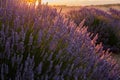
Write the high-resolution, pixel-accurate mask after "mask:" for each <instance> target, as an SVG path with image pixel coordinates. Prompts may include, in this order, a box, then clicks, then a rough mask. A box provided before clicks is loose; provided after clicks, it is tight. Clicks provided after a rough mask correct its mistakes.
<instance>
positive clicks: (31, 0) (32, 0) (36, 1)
mask: <svg viewBox="0 0 120 80" xmlns="http://www.w3.org/2000/svg"><path fill="white" fill-rule="evenodd" d="M40 1H41V0H27V3H28V5H35V7H37V6H38V5H39V3H40Z"/></svg>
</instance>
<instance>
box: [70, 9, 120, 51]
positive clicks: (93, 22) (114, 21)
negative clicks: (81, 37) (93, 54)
mask: <svg viewBox="0 0 120 80" xmlns="http://www.w3.org/2000/svg"><path fill="white" fill-rule="evenodd" d="M119 14H120V11H118V10H115V9H112V8H111V9H110V11H109V12H105V11H102V10H99V9H95V8H86V7H83V8H81V9H80V10H79V11H74V10H73V11H70V12H69V13H68V17H69V18H70V19H72V20H73V21H74V22H75V23H76V24H77V25H79V24H80V22H81V21H82V20H83V19H84V18H85V19H86V21H85V24H84V25H86V26H88V32H91V33H94V34H93V37H94V36H95V35H96V34H98V40H97V44H99V43H101V42H102V43H103V46H104V50H106V49H108V48H110V51H112V52H114V53H119V52H120V32H119V31H120V17H119ZM93 37H91V39H93Z"/></svg>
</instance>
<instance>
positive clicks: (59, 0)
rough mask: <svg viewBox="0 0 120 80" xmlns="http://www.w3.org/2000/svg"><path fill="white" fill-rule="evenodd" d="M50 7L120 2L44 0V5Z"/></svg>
mask: <svg viewBox="0 0 120 80" xmlns="http://www.w3.org/2000/svg"><path fill="white" fill-rule="evenodd" d="M47 2H48V4H49V5H72V6H78V5H99V4H114V3H120V0H42V3H44V4H45V3H47Z"/></svg>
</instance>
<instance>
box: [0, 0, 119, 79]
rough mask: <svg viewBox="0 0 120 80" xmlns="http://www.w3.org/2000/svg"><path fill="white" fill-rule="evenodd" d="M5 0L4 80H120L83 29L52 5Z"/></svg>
mask: <svg viewBox="0 0 120 80" xmlns="http://www.w3.org/2000/svg"><path fill="white" fill-rule="evenodd" d="M19 1H20V0H4V2H0V3H1V4H5V3H6V2H7V3H8V4H7V3H6V5H0V79H1V80H119V75H120V72H119V68H118V67H117V64H116V63H115V61H114V60H113V59H111V56H110V54H108V52H107V51H106V52H105V51H103V50H102V44H100V45H97V46H95V42H96V39H97V36H95V37H94V38H93V40H91V39H90V38H89V36H90V34H89V33H88V32H87V28H85V27H83V24H84V20H83V21H82V22H81V24H80V25H79V27H77V26H76V25H75V24H74V23H73V22H72V21H70V20H68V19H66V18H64V17H62V15H61V14H60V13H57V12H56V10H55V9H51V8H50V7H48V6H46V5H43V6H41V5H39V6H38V7H36V8H35V6H34V5H30V6H28V5H27V4H25V3H20V2H19Z"/></svg>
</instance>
